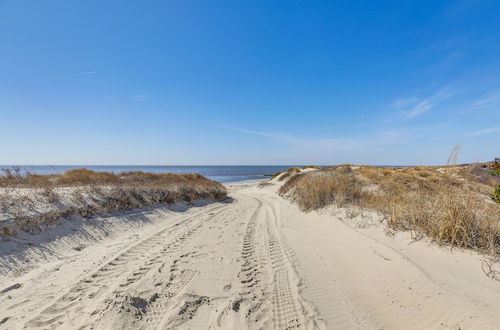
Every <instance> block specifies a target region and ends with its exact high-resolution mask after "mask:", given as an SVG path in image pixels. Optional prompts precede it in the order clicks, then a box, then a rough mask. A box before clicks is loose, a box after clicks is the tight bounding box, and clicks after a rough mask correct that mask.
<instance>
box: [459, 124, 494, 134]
mask: <svg viewBox="0 0 500 330" xmlns="http://www.w3.org/2000/svg"><path fill="white" fill-rule="evenodd" d="M498 131H500V126H499V127H492V128H486V129H483V130H480V131H475V132H470V133H467V134H464V136H477V135H483V134H488V133H493V132H498Z"/></svg>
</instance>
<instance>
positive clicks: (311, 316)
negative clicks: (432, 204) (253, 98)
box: [0, 183, 500, 329]
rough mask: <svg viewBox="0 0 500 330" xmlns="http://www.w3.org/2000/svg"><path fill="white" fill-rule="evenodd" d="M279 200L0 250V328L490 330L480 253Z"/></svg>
mask: <svg viewBox="0 0 500 330" xmlns="http://www.w3.org/2000/svg"><path fill="white" fill-rule="evenodd" d="M276 188H277V184H274V185H268V186H266V187H259V186H258V185H257V183H246V184H233V185H229V193H230V195H231V196H232V197H233V198H234V199H235V200H234V201H233V202H232V203H212V204H208V205H205V206H202V207H195V208H190V209H187V210H186V209H181V210H177V211H175V210H168V209H156V210H154V211H145V212H142V213H135V214H129V215H122V216H119V217H109V218H102V219H96V220H95V221H94V222H93V223H90V224H84V225H82V224H78V223H73V224H72V223H69V224H62V225H58V226H56V227H57V228H56V229H53V230H48V231H46V232H44V233H43V235H45V236H44V237H45V238H44V239H45V241H47V240H49V239H50V240H52V243H50V244H49V243H44V242H45V241H44V239H42V238H40V237H38V238H36V239H32V240H33V242H31V243H33V245H29V246H26V245H24V246H22V239H21V238H18V239H16V240H14V241H11V242H5V241H2V242H1V243H0V244H2V246H1V248H0V252H1V254H0V265H1V267H2V268H1V271H0V291H2V290H4V292H2V293H0V322H2V323H1V324H0V328H6V329H20V328H25V327H26V328H59V329H80V328H82V329H87V328H88V329H157V328H162V329H163V328H166V329H169V328H171V329H178V328H180V329H292V328H294V329H295V328H299V329H314V328H320V329H341V328H351V329H360V328H362V329H363V328H366V329H382V328H383V329H434V328H436V329H459V328H460V329H499V328H500V326H499V325H500V282H498V281H496V280H493V279H491V278H488V277H486V276H485V275H484V273H483V271H482V270H481V257H480V256H479V255H477V254H475V253H472V252H466V251H459V250H453V251H450V249H449V248H440V247H436V246H434V245H430V244H429V243H428V242H427V241H425V240H421V241H419V242H412V241H411V240H410V239H409V237H408V235H406V234H398V235H397V236H396V237H394V238H389V237H387V236H386V235H385V234H384V232H383V228H382V227H381V226H379V225H373V224H374V223H376V222H374V221H373V220H374V218H373V215H372V214H366V215H365V217H363V215H361V214H360V215H358V216H357V217H356V218H354V219H352V220H347V219H346V217H345V216H344V215H343V214H344V213H345V212H344V211H342V210H341V211H335V210H333V209H331V210H325V211H323V212H321V213H316V212H313V213H309V214H305V213H303V212H301V211H299V210H298V209H297V208H296V206H294V205H291V204H290V203H289V202H287V201H285V200H283V199H282V198H280V197H279V196H277V195H276V193H275V190H276ZM179 211H182V212H179ZM351 214H352V212H351ZM349 221H350V222H349ZM346 222H349V225H348V224H346ZM351 223H352V224H355V225H356V227H358V228H355V226H354V225H350V224H351ZM61 226H62V227H61ZM71 226H73V227H71ZM359 227H365V228H364V229H362V228H359ZM51 232H52V234H51ZM55 233H59V234H60V235H59V236H58V235H56V234H55ZM70 233H71V234H70ZM51 235H52V236H51ZM54 237H58V238H57V239H54ZM27 238H29V237H27ZM23 239H24V238H23ZM25 243H30V242H28V241H25ZM6 247H8V248H6Z"/></svg>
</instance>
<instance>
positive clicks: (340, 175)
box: [279, 165, 500, 256]
mask: <svg viewBox="0 0 500 330" xmlns="http://www.w3.org/2000/svg"><path fill="white" fill-rule="evenodd" d="M471 166H472V165H471ZM474 166H475V165H474ZM471 173H472V170H471V168H469V167H464V166H448V167H441V168H439V167H430V166H425V167H411V168H380V167H372V166H361V167H359V168H358V169H354V170H353V169H352V167H351V166H336V167H330V168H328V169H325V170H321V171H317V172H311V173H304V174H300V175H296V176H294V177H292V178H291V179H290V180H288V182H286V183H285V184H284V185H283V186H282V187H281V188H280V190H279V192H280V194H281V195H282V196H286V197H287V198H289V199H291V200H292V201H294V202H296V203H297V204H298V205H299V206H300V207H301V208H302V209H303V210H305V211H309V210H315V209H320V208H323V207H325V206H328V205H332V204H336V205H337V206H338V207H342V206H345V205H347V204H352V205H356V206H359V207H363V208H369V209H374V210H377V211H379V212H380V214H381V215H383V217H384V219H385V220H386V224H387V229H388V230H389V231H390V232H394V231H397V230H406V231H410V232H411V233H412V235H413V236H414V237H415V238H420V237H423V236H427V237H429V238H431V239H432V240H433V241H435V242H437V243H438V244H450V245H452V246H458V247H463V248H470V249H476V250H480V251H484V252H487V253H490V254H492V255H496V256H500V205H498V204H495V203H492V202H491V201H490V199H489V198H488V195H487V193H488V192H490V191H491V187H492V186H489V185H485V184H484V182H483V181H481V180H480V178H479V177H477V176H474V175H472V174H471ZM368 186H372V187H376V189H375V190H373V189H371V190H369V189H364V188H365V187H368Z"/></svg>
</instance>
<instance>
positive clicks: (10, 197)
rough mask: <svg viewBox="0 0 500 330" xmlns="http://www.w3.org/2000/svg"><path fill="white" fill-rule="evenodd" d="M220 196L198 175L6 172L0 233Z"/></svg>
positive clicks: (0, 192) (220, 190) (0, 183)
mask: <svg viewBox="0 0 500 330" xmlns="http://www.w3.org/2000/svg"><path fill="white" fill-rule="evenodd" d="M225 197H227V193H226V188H225V187H224V186H222V185H221V184H219V183H218V182H215V181H212V180H209V179H207V178H205V177H203V176H201V175H199V174H172V173H164V174H153V173H145V172H123V173H119V174H114V173H109V172H95V171H91V170H87V169H75V170H69V171H66V172H64V173H62V174H51V175H35V174H30V173H21V171H19V170H17V169H14V170H5V171H4V175H2V176H0V211H1V212H0V215H1V218H0V220H1V222H2V223H1V226H2V228H1V231H0V233H4V234H9V235H15V233H16V232H17V230H19V229H25V230H26V229H33V227H36V226H39V225H41V224H47V223H50V222H53V221H56V219H58V218H60V217H62V216H69V215H80V216H93V215H96V214H102V213H108V212H113V211H124V210H130V209H134V208H142V207H150V206H156V205H161V204H172V203H175V202H178V201H186V202H190V201H194V200H200V199H217V200H218V199H223V198H225Z"/></svg>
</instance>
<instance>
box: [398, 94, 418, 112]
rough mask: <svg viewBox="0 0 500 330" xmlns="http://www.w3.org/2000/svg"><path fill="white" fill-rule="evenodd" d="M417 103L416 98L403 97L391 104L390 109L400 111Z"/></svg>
mask: <svg viewBox="0 0 500 330" xmlns="http://www.w3.org/2000/svg"><path fill="white" fill-rule="evenodd" d="M417 102H418V97H415V96H412V97H404V98H401V99H397V100H395V101H394V102H392V107H393V108H396V109H401V108H406V107H409V106H412V105H414V104H415V103H417Z"/></svg>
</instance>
